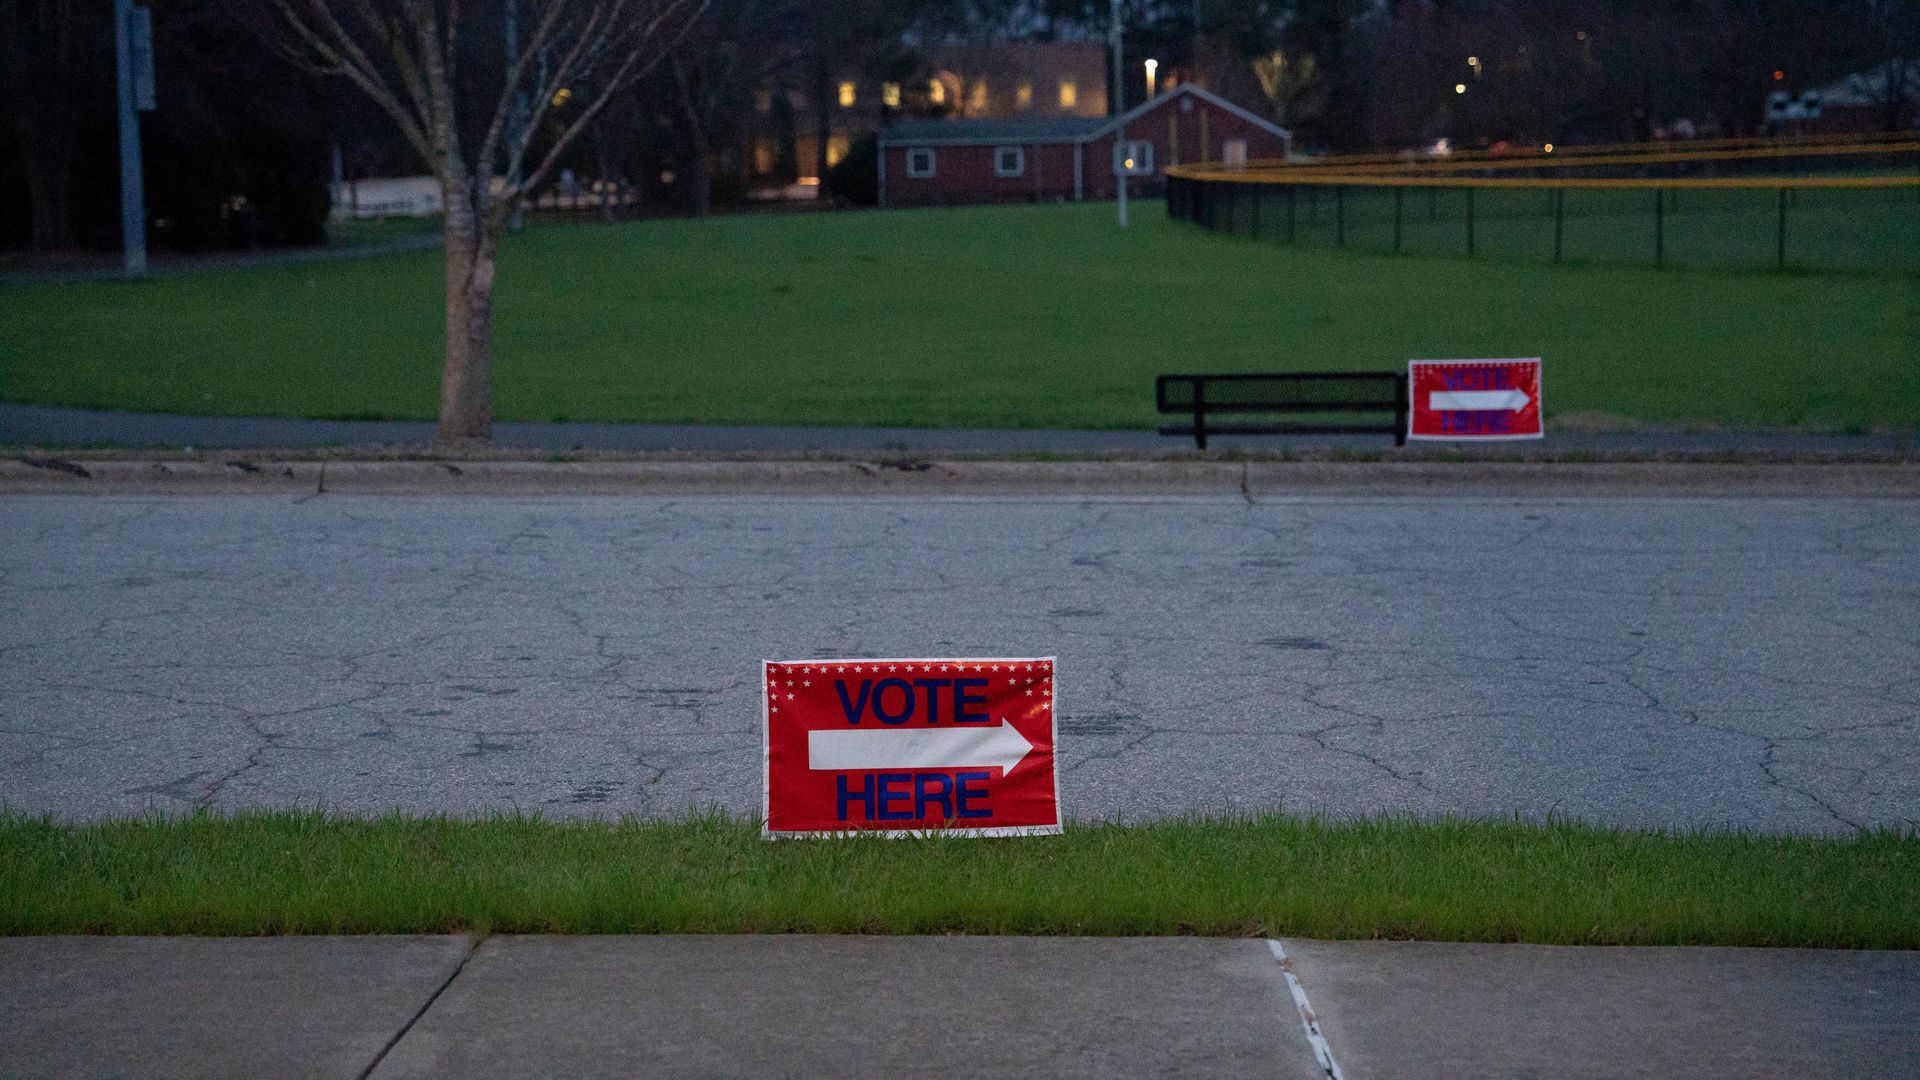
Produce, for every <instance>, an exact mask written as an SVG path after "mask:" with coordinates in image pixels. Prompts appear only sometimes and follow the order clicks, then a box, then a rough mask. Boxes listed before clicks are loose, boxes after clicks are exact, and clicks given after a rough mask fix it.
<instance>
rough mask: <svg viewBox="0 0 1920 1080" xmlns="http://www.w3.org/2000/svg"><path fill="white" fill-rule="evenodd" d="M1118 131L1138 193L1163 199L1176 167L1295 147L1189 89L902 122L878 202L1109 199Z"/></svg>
mask: <svg viewBox="0 0 1920 1080" xmlns="http://www.w3.org/2000/svg"><path fill="white" fill-rule="evenodd" d="M1122 134H1124V136H1125V139H1126V144H1125V160H1126V161H1127V162H1129V163H1130V164H1129V165H1128V167H1127V177H1128V179H1127V193H1128V194H1129V195H1134V196H1144V195H1152V194H1157V193H1159V192H1160V191H1161V190H1162V188H1163V186H1164V184H1165V179H1166V170H1167V167H1168V166H1171V165H1178V164H1181V163H1183V162H1184V163H1188V164H1192V163H1194V162H1200V161H1213V162H1221V163H1223V164H1225V165H1227V166H1229V167H1231V166H1233V165H1236V164H1245V163H1246V162H1248V161H1251V160H1259V159H1262V158H1283V157H1286V156H1287V155H1288V153H1289V151H1290V150H1291V148H1292V135H1291V134H1289V133H1288V131H1287V130H1286V129H1285V128H1282V127H1280V126H1279V125H1277V124H1274V123H1272V122H1270V121H1268V120H1265V119H1262V118H1261V117H1260V116H1258V115H1256V114H1254V113H1252V112H1249V111H1248V110H1246V109H1243V108H1241V107H1239V106H1238V105H1235V104H1233V103H1232V102H1230V101H1227V100H1226V99H1224V98H1222V97H1220V96H1218V95H1217V94H1213V93H1210V92H1208V91H1206V90H1203V89H1201V88H1200V87H1198V86H1195V85H1193V84H1192V83H1187V84H1184V85H1182V86H1180V87H1179V88H1177V89H1174V90H1170V91H1168V92H1166V93H1164V94H1161V95H1160V96H1159V97H1156V98H1154V99H1152V100H1151V101H1147V102H1145V103H1143V104H1141V105H1139V106H1137V107H1135V108H1133V109H1131V110H1129V111H1128V112H1127V113H1126V114H1124V115H1122V116H1117V117H1108V116H1085V115H1055V116H1051V117H1044V118H1027V117H1019V116H1015V117H1011V118H1008V117H995V118H986V119H965V120H901V121H896V122H894V123H891V124H889V125H887V126H886V127H884V128H882V129H881V131H880V138H879V151H880V153H879V164H878V168H879V170H880V176H879V182H880V203H881V205H882V206H920V205H933V204H943V203H969V202H1013V201H1020V202H1039V201H1053V200H1062V201H1064V200H1067V199H1074V200H1079V199H1110V198H1113V197H1114V196H1115V195H1116V194H1118V191H1117V186H1116V176H1115V171H1116V170H1115V165H1114V161H1115V143H1116V139H1117V138H1118V137H1119V136H1120V135H1122Z"/></svg>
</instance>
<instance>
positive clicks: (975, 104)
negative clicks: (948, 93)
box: [967, 79, 987, 113]
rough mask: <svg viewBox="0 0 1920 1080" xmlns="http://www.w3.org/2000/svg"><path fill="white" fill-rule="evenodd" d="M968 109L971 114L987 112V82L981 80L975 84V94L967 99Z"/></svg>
mask: <svg viewBox="0 0 1920 1080" xmlns="http://www.w3.org/2000/svg"><path fill="white" fill-rule="evenodd" d="M967 109H968V111H969V112H976V113H983V112H986V111H987V80H985V79H979V80H977V81H975V82H974V84H973V93H972V94H971V95H969V96H968V98H967Z"/></svg>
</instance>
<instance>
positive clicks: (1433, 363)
mask: <svg viewBox="0 0 1920 1080" xmlns="http://www.w3.org/2000/svg"><path fill="white" fill-rule="evenodd" d="M1407 396H1408V398H1409V399H1410V400H1409V402H1408V404H1409V405H1410V406H1411V408H1409V409H1408V411H1407V438H1409V439H1444V440H1449V441H1473V440H1481V439H1538V438H1540V437H1541V436H1542V435H1543V434H1545V430H1544V429H1543V428H1542V427H1541V423H1540V416H1541V412H1540V360H1539V358H1538V357H1535V358H1533V359H1529V360H1414V361H1411V362H1409V363H1408V364H1407Z"/></svg>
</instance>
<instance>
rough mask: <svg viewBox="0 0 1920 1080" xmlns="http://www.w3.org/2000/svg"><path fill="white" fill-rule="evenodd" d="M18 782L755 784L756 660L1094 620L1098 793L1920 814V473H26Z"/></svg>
mask: <svg viewBox="0 0 1920 1080" xmlns="http://www.w3.org/2000/svg"><path fill="white" fill-rule="evenodd" d="M0 535H4V536H5V537H6V539H7V542H6V544H5V545H4V546H0V802H3V803H4V804H5V805H6V806H8V807H11V808H13V809H16V810H24V811H28V812H33V813H39V812H51V813H54V814H57V815H61V816H64V817H72V818H86V817H95V816H100V815H106V814H115V813H125V812H131V811H141V810H146V809H149V808H155V809H159V810H162V811H169V812H176V811H184V810H187V809H190V808H193V807H203V806H211V807H216V808H220V809H234V808H240V807H312V806H326V807H332V808H337V809H341V810H347V811H354V812H371V811H379V810H386V809H393V808H399V809H404V810H409V811H428V810H444V811H450V812H454V813H460V814H476V813H485V812H488V811H495V810H508V809H512V808H516V807H517V808H520V809H523V810H534V811H540V812H543V813H546V814H555V815H594V816H612V815H619V814H649V815H652V814H672V813H678V812H681V811H684V810H686V809H688V808H692V807H706V806H718V807H722V808H725V809H727V810H730V811H734V812H738V813H743V814H750V813H753V812H754V811H755V810H756V809H757V805H758V800H759V795H760V791H759V784H760V758H759V732H758V698H757V690H756V687H757V681H756V680H757V662H758V661H759V660H760V659H762V658H771V659H794V658H803V657H827V656H832V657H852V656H863V655H876V656H886V655H893V656H935V655H1057V656H1058V657H1059V658H1060V659H1059V663H1060V668H1059V670H1060V675H1059V680H1058V685H1059V693H1060V699H1059V700H1060V716H1061V740H1062V763H1063V764H1062V768H1063V774H1062V783H1063V786H1064V789H1065V797H1066V799H1067V801H1068V804H1069V812H1070V813H1071V814H1073V815H1075V816H1077V817H1081V818H1123V819H1129V820H1138V819H1143V818H1151V817H1158V816H1163V815H1173V814H1181V813H1185V812H1189V811H1255V810H1262V809H1269V808H1283V809H1286V810H1292V811H1323V812H1330V813H1334V814H1341V815H1354V814H1379V813H1416V814H1425V815H1434V814H1467V815H1504V814H1516V813H1517V814H1522V815H1526V816H1529V817H1540V816H1542V815H1546V814H1549V813H1557V814H1564V815H1570V816H1576V817H1581V818H1587V819H1592V820H1600V821H1608V822H1617V823H1627V824H1634V825H1651V824H1658V825H1675V826H1694V825H1741V826H1751V827H1755V828H1759V829H1765V830H1773V831H1792V832H1823V831H1834V830H1844V829H1847V828H1849V827H1853V826H1874V825H1894V826H1906V827H1912V826H1914V825H1916V824H1920V768H1917V767H1916V766H1920V720H1917V719H1916V716H1917V715H1920V503H1916V502H1913V501H1901V500H1852V499H1837V498H1836V499H1778V500H1761V499H1748V500H1731V499H1678V498H1612V499H1590V500H1564V499H1534V500H1511V499H1508V500H1491V499H1475V498H1460V497H1448V498H1430V499H1420V498H1393V499H1371V500H1370V499H1365V498H1357V497H1343V498H1334V497H1324V498H1311V499H1307V498H1302V499H1292V500H1277V501H1275V500H1263V501H1261V502H1259V503H1258V504H1256V505H1249V504H1248V503H1247V502H1246V501H1244V500H1240V499H1232V500H1226V499H1211V500H1187V501H1180V500H1164V499H1161V500H1144V499H1143V500H1137V501H1128V500H1120V499H1108V500H1097V501H1059V500H1045V499H1027V500H1019V499H1007V500H999V501H995V500H973V501H927V500H920V501H908V500H890V499H883V498H864V499H801V498H790V499H777V498H721V497H709V498H697V497H696V498H683V499H677V500H670V499H663V498H639V497H598V498H576V499H510V498H465V499H450V498H430V497H421V498H403V497H379V496H358V497H353V496H341V495H325V496H319V497H308V498H306V499H304V500H299V501H295V500H289V499H286V498H282V497H268V496H255V497H246V496H214V497H154V498H136V497H107V496H98V497H71V496H68V497H62V496H11V497H7V498H4V499H0Z"/></svg>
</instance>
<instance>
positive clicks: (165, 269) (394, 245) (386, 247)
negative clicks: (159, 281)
mask: <svg viewBox="0 0 1920 1080" xmlns="http://www.w3.org/2000/svg"><path fill="white" fill-rule="evenodd" d="M440 244H441V238H440V233H439V232H437V231H435V232H427V233H421V234H419V235H415V236H400V237H395V238H394V239H391V240H382V241H379V242H378V243H371V244H351V245H341V246H337V247H303V248H262V249H257V250H251V251H246V250H242V251H217V252H211V253H209V254H204V255H168V254H159V255H155V256H153V257H152V258H151V259H149V260H148V262H147V273H148V274H150V275H151V276H153V277H169V276H172V275H174V274H194V273H200V272H202V271H207V270H238V269H246V268H249V267H256V266H295V265H300V264H303V263H324V262H340V261H342V260H346V259H370V258H374V257H376V256H380V255H399V254H402V253H405V252H409V251H426V250H428V249H430V248H437V247H439V246H440ZM126 276H127V275H126V270H125V268H124V267H123V266H122V263H121V258H120V256H119V255H118V254H111V255H99V256H92V257H81V258H77V259H61V260H57V261H54V262H50V263H48V264H45V265H36V264H34V263H32V262H28V261H17V262H12V263H8V264H5V265H0V284H4V285H66V284H71V283H73V282H76V281H121V280H124V279H125V278H126Z"/></svg>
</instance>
